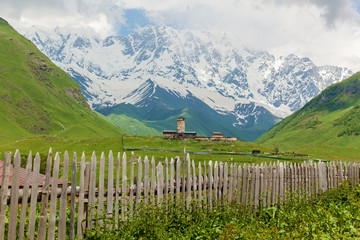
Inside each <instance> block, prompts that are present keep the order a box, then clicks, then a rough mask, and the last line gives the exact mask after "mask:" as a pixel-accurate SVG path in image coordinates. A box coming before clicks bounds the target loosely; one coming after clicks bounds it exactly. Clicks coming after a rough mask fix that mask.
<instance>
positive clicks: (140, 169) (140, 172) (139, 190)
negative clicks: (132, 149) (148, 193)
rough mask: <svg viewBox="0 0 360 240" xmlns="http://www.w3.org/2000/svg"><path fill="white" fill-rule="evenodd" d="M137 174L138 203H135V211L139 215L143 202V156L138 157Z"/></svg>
mask: <svg viewBox="0 0 360 240" xmlns="http://www.w3.org/2000/svg"><path fill="white" fill-rule="evenodd" d="M137 165H138V166H137V174H136V205H135V212H136V216H137V215H138V209H139V207H140V203H141V178H142V160H141V157H139V159H138V164H137Z"/></svg>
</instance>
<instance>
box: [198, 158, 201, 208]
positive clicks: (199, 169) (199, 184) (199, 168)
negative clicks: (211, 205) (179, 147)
mask: <svg viewBox="0 0 360 240" xmlns="http://www.w3.org/2000/svg"><path fill="white" fill-rule="evenodd" d="M198 171H199V174H198V176H199V182H198V186H199V196H198V197H199V206H200V207H201V206H202V205H201V201H202V189H201V188H202V172H201V163H200V162H199V167H198Z"/></svg>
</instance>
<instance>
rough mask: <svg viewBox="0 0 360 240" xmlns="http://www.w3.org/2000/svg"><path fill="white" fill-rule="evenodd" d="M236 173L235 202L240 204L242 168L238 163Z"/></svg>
mask: <svg viewBox="0 0 360 240" xmlns="http://www.w3.org/2000/svg"><path fill="white" fill-rule="evenodd" d="M237 171H238V174H237V198H236V203H237V204H240V198H241V185H242V184H241V179H242V169H241V166H240V165H239V167H238V169H237Z"/></svg>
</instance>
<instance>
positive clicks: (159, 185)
mask: <svg viewBox="0 0 360 240" xmlns="http://www.w3.org/2000/svg"><path fill="white" fill-rule="evenodd" d="M156 169H157V204H158V205H161V203H162V200H163V183H164V178H163V166H162V164H161V162H159V163H158V165H157V167H156Z"/></svg>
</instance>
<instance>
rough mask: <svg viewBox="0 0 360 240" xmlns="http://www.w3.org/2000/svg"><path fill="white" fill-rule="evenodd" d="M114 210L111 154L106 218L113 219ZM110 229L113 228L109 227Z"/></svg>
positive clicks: (110, 156)
mask: <svg viewBox="0 0 360 240" xmlns="http://www.w3.org/2000/svg"><path fill="white" fill-rule="evenodd" d="M113 209H114V154H113V152H112V150H110V152H109V163H108V184H107V203H106V217H107V218H112V216H113ZM107 227H108V228H112V227H111V226H109V225H107Z"/></svg>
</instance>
